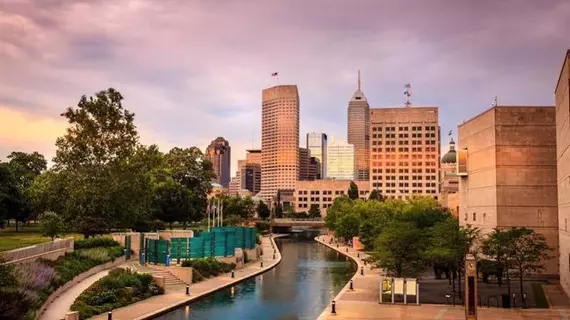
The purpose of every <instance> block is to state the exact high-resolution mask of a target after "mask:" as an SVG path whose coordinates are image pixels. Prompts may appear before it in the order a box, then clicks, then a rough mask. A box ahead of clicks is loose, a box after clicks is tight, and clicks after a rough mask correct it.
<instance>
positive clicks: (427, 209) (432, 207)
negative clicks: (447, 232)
mask: <svg viewBox="0 0 570 320" xmlns="http://www.w3.org/2000/svg"><path fill="white" fill-rule="evenodd" d="M392 203H393V205H394V207H395V209H396V210H397V211H398V212H399V213H401V214H398V215H396V218H397V219H399V220H403V221H411V222H414V223H415V224H416V226H417V227H418V228H420V229H425V228H431V227H433V226H434V225H435V224H436V223H438V222H442V221H445V220H446V219H449V218H450V217H451V215H450V214H449V212H447V211H446V210H444V209H443V208H442V207H441V205H440V204H439V203H438V202H437V200H435V199H434V198H433V197H428V196H416V197H412V198H411V199H409V200H408V201H407V202H403V201H400V202H398V201H397V200H395V201H394V200H393V201H392ZM400 205H401V206H402V207H400ZM400 209H401V210H400Z"/></svg>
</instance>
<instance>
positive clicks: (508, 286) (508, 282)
mask: <svg viewBox="0 0 570 320" xmlns="http://www.w3.org/2000/svg"><path fill="white" fill-rule="evenodd" d="M507 293H508V294H509V297H510V296H511V280H510V278H509V269H508V268H507Z"/></svg>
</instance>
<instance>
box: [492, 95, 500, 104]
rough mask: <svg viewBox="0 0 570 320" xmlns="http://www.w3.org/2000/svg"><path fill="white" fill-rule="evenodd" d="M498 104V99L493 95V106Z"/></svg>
mask: <svg viewBox="0 0 570 320" xmlns="http://www.w3.org/2000/svg"><path fill="white" fill-rule="evenodd" d="M498 105H499V99H498V98H497V96H495V97H494V98H493V107H496V106H498Z"/></svg>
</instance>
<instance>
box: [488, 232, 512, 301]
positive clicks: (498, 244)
mask: <svg viewBox="0 0 570 320" xmlns="http://www.w3.org/2000/svg"><path fill="white" fill-rule="evenodd" d="M509 242H510V239H509V234H507V232H506V231H503V230H501V229H498V228H495V230H493V232H492V233H490V234H489V236H488V237H487V238H486V239H485V240H484V241H483V244H482V246H481V249H482V252H483V254H485V255H486V256H488V257H492V258H493V259H494V260H495V264H496V265H497V266H498V267H499V268H500V269H501V270H503V272H504V273H505V274H506V277H507V290H508V294H509V296H510V294H511V284H510V280H509V275H510V273H509V269H511V267H512V262H511V260H510V259H509V256H508V250H507V248H508V247H509V245H510V244H509ZM498 280H499V283H498V284H499V286H501V285H502V281H501V278H499V279H498Z"/></svg>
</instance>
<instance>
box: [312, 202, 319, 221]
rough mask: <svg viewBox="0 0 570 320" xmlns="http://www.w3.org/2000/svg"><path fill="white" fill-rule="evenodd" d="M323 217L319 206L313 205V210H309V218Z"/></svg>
mask: <svg viewBox="0 0 570 320" xmlns="http://www.w3.org/2000/svg"><path fill="white" fill-rule="evenodd" d="M320 217H321V209H320V208H319V205H318V204H311V208H310V209H309V218H313V219H314V218H320Z"/></svg>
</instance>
